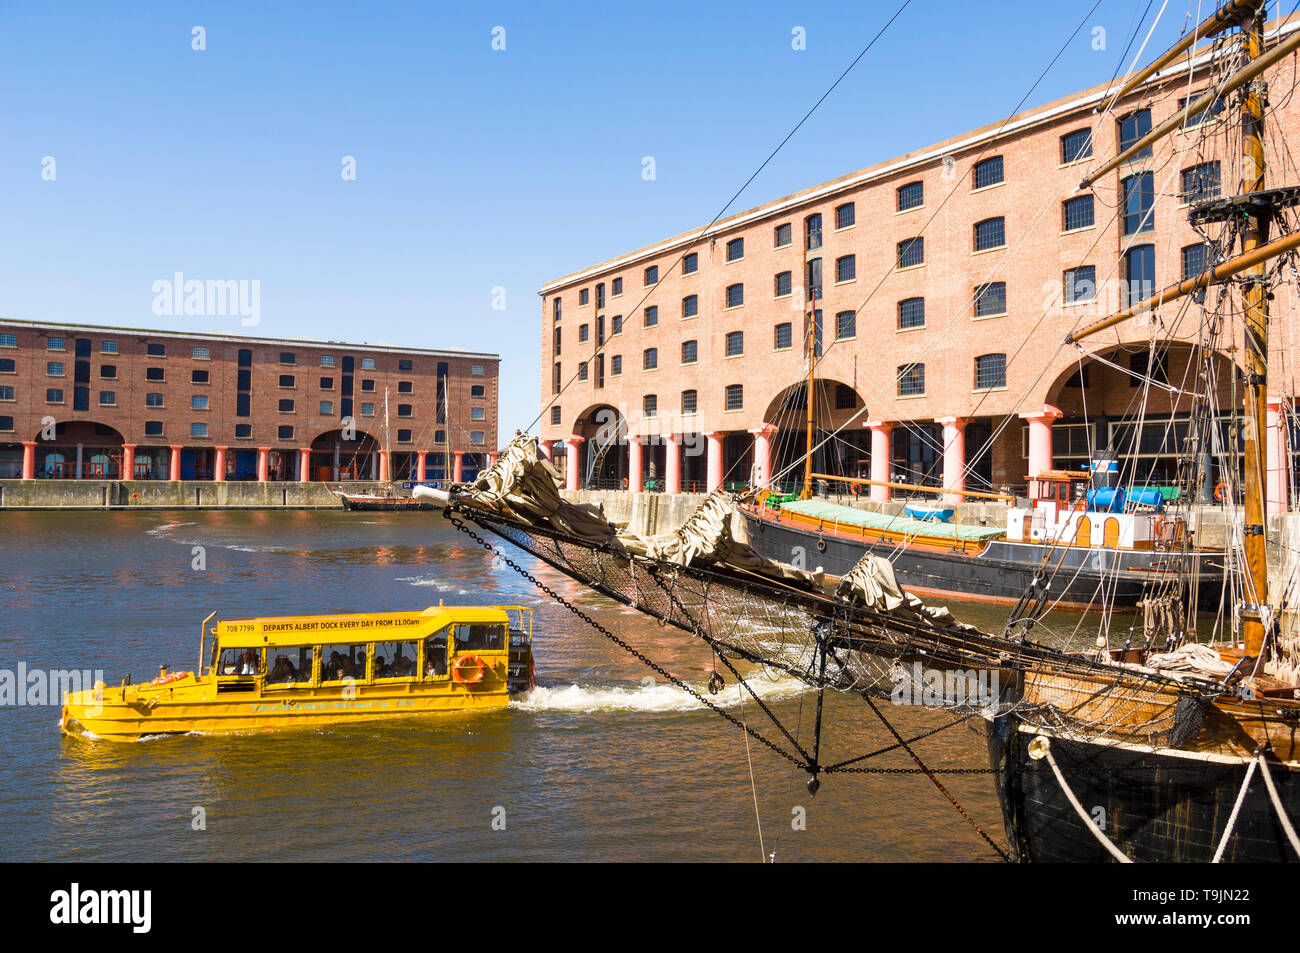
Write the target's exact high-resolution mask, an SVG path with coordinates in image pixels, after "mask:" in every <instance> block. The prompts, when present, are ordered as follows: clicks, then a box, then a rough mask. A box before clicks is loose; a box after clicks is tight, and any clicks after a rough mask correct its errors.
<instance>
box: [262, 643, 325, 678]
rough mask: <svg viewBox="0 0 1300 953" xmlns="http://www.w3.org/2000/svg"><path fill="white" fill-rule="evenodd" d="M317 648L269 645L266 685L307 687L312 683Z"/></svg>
mask: <svg viewBox="0 0 1300 953" xmlns="http://www.w3.org/2000/svg"><path fill="white" fill-rule="evenodd" d="M314 653H315V649H314V648H312V647H311V646H310V645H304V646H291V647H286V646H274V647H272V646H268V647H267V650H266V656H267V662H268V665H267V671H266V687H267V688H272V687H279V688H307V687H308V686H310V685H311V679H312V671H311V669H312V662H313V659H314Z"/></svg>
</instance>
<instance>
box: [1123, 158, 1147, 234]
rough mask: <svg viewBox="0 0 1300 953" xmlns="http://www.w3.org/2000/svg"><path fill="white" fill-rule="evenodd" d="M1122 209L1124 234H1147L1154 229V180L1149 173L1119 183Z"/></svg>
mask: <svg viewBox="0 0 1300 953" xmlns="http://www.w3.org/2000/svg"><path fill="white" fill-rule="evenodd" d="M1120 190H1121V191H1120V201H1121V202H1122V204H1123V208H1124V234H1125V235H1133V234H1135V233H1137V232H1149V231H1151V230H1152V229H1153V228H1155V224H1156V223H1155V201H1156V192H1155V178H1154V176H1153V175H1152V174H1151V173H1150V172H1139V173H1138V174H1137V175H1130V176H1129V177H1128V178H1127V179H1125V180H1124V181H1123V182H1121V183H1120Z"/></svg>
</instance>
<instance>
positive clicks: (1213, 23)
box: [1093, 0, 1256, 114]
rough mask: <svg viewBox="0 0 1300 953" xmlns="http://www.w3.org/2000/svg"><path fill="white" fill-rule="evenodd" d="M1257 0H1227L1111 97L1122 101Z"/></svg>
mask: <svg viewBox="0 0 1300 953" xmlns="http://www.w3.org/2000/svg"><path fill="white" fill-rule="evenodd" d="M1255 2H1256V0H1232V2H1231V3H1227V4H1225V5H1224V6H1223V7H1222V8H1221V9H1219V10H1216V11H1215V12H1214V13H1212V14H1210V16H1208V17H1207V18H1206V19H1204V20H1202V21H1201V23H1200V24H1199V25H1198V26H1197V27H1196V29H1194V30H1192V31H1191V32H1190V33H1188V34H1187V35H1186V36H1185V37H1183V38H1182V39H1181V40H1179V41H1178V42H1177V43H1175V44H1174V45H1173V46H1171V47H1170V48H1169V49H1168V50H1166V51H1165V52H1164V53H1163V54H1162V55H1160V56H1159V57H1157V58H1156V60H1155V61H1154V62H1153V63H1151V65H1150V66H1145V67H1143V68H1142V69H1140V70H1138V71H1137V72H1136V73H1134V74H1133V76H1132V77H1130V78H1129V80H1128V82H1126V83H1124V85H1123V86H1121V87H1120V88H1119V89H1117V90H1115V92H1114V93H1112V94H1111V95H1110V96H1108V97H1107V99H1108V101H1109V102H1110V103H1115V102H1118V101H1119V100H1120V99H1121V98H1122V97H1124V96H1126V95H1128V94H1129V93H1131V92H1132V91H1133V90H1135V89H1137V88H1138V87H1139V86H1141V85H1142V84H1143V83H1145V82H1146V81H1147V80H1148V79H1150V78H1151V77H1152V76H1154V75H1156V73H1158V72H1160V71H1161V70H1162V69H1164V68H1165V67H1166V66H1168V65H1169V64H1171V63H1172V62H1174V60H1176V59H1178V57H1180V56H1181V55H1182V54H1183V53H1185V52H1187V50H1188V49H1190V48H1191V47H1192V45H1193V44H1194V43H1197V42H1198V41H1200V40H1203V39H1205V38H1206V37H1210V36H1214V34H1216V33H1219V32H1221V31H1223V30H1226V29H1227V28H1228V27H1231V26H1235V25H1236V24H1238V23H1240V22H1241V19H1242V17H1244V16H1245V15H1246V14H1248V13H1249V12H1250V10H1251V8H1252V7H1253V6H1254V5H1255ZM1102 108H1103V107H1101V106H1098V107H1097V108H1096V109H1094V110H1093V113H1094V114H1095V113H1099V112H1101V111H1102ZM1107 108H1108V107H1107Z"/></svg>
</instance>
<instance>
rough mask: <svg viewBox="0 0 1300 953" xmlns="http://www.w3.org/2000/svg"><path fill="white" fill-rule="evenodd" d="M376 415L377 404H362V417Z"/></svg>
mask: <svg viewBox="0 0 1300 953" xmlns="http://www.w3.org/2000/svg"><path fill="white" fill-rule="evenodd" d="M374 415H375V405H374V404H362V405H361V416H362V417H373V416H374Z"/></svg>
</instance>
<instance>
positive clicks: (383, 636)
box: [215, 606, 510, 649]
mask: <svg viewBox="0 0 1300 953" xmlns="http://www.w3.org/2000/svg"><path fill="white" fill-rule="evenodd" d="M454 622H467V623H474V622H477V623H492V622H499V623H503V624H507V625H508V624H509V622H510V615H509V613H507V612H506V610H505V609H503V608H497V607H495V606H430V607H429V608H428V609H424V610H423V611H409V612H370V613H358V614H350V615H303V616H267V617H265V618H260V619H228V620H226V621H223V622H220V623H218V624H217V626H216V627H215V631H216V635H217V639H218V640H219V641H220V643H221V647H222V648H223V649H230V648H234V649H238V648H262V647H263V646H292V645H325V644H329V643H332V642H382V641H390V640H394V639H417V638H422V637H423V636H425V635H428V634H430V633H432V632H437V631H438V630H439V629H441V628H443V627H444V626H446V625H449V624H451V623H454Z"/></svg>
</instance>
